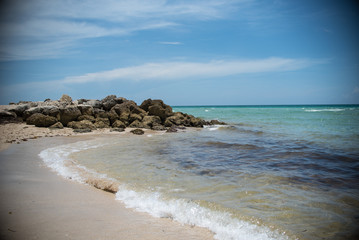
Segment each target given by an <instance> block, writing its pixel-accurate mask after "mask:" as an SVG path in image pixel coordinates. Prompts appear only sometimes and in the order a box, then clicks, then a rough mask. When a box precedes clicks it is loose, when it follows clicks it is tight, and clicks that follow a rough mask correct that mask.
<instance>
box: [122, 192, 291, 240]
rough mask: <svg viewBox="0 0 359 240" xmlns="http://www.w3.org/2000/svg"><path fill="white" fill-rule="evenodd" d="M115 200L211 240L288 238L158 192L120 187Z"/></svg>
mask: <svg viewBox="0 0 359 240" xmlns="http://www.w3.org/2000/svg"><path fill="white" fill-rule="evenodd" d="M116 199H117V200H120V201H122V202H123V203H125V205H126V207H128V208H133V209H136V210H137V211H140V212H146V213H149V214H150V215H152V216H154V217H159V218H170V219H173V220H174V221H177V222H180V223H182V224H188V225H191V226H198V227H204V228H207V229H209V230H210V231H212V232H213V233H214V234H215V235H214V237H215V239H221V240H234V239H236V240H247V239H253V240H275V239H276V240H280V239H288V237H287V236H285V235H284V234H280V233H278V232H276V231H272V230H270V229H269V228H267V227H264V226H258V225H256V224H253V223H249V222H245V221H242V220H239V219H235V218H233V217H232V216H231V215H230V214H229V213H227V212H219V211H214V210H210V209H207V208H205V207H202V206H200V205H199V204H197V203H195V202H193V201H190V200H185V199H165V198H164V197H163V196H162V195H161V193H159V192H136V191H133V190H131V189H128V188H127V187H125V186H120V187H119V189H118V192H117V193H116Z"/></svg>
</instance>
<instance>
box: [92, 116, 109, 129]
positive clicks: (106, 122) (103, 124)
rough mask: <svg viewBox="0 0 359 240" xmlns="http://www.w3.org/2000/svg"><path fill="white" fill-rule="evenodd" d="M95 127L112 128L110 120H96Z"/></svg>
mask: <svg viewBox="0 0 359 240" xmlns="http://www.w3.org/2000/svg"><path fill="white" fill-rule="evenodd" d="M94 125H95V127H96V128H108V127H110V120H108V118H96V122H95V124H94Z"/></svg>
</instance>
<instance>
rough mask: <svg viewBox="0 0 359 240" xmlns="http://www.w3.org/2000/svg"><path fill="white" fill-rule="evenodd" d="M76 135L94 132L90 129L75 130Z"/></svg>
mask: <svg viewBox="0 0 359 240" xmlns="http://www.w3.org/2000/svg"><path fill="white" fill-rule="evenodd" d="M74 132H75V133H88V132H92V130H91V129H89V128H85V129H74Z"/></svg>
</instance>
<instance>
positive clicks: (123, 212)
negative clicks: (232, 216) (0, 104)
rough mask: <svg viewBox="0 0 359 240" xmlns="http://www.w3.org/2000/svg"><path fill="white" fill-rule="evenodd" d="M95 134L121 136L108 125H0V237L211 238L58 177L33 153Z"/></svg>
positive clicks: (204, 231) (205, 231)
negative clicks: (78, 130) (79, 129)
mask: <svg viewBox="0 0 359 240" xmlns="http://www.w3.org/2000/svg"><path fill="white" fill-rule="evenodd" d="M98 134H118V135H119V137H121V133H117V132H110V130H109V129H103V130H96V131H94V132H92V133H88V134H75V133H73V131H72V129H67V128H64V129H58V130H50V129H48V128H37V127H34V126H29V125H26V124H23V123H22V124H17V123H11V124H6V125H1V126H0V136H1V152H0V195H1V204H0V216H1V218H0V223H1V224H0V225H1V228H0V229H1V230H0V238H1V239H213V234H212V233H211V232H209V231H208V230H206V229H202V228H198V227H191V226H186V225H181V224H179V223H177V222H174V221H172V220H170V219H164V218H161V219H159V218H154V217H151V216H150V215H148V214H145V213H139V212H135V211H134V210H132V209H127V208H125V206H124V205H123V204H122V203H121V202H119V201H116V200H115V196H114V194H111V193H108V192H104V191H102V190H98V189H96V188H94V187H91V186H87V185H82V184H79V183H76V182H73V181H70V180H66V179H63V178H61V177H60V176H58V175H56V173H54V172H52V171H51V170H49V169H48V168H47V167H46V166H44V164H43V163H42V161H41V159H40V158H39V156H38V154H39V153H40V152H41V151H42V150H44V149H46V148H49V147H54V146H57V145H61V144H67V143H72V142H77V141H81V140H85V139H91V138H94V137H96V135H97V136H99V135H98ZM71 135H72V136H71ZM11 143H12V144H11Z"/></svg>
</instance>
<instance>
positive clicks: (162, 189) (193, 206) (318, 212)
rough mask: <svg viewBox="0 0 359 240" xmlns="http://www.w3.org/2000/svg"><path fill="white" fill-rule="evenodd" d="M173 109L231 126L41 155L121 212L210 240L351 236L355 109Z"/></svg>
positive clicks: (356, 174) (358, 178)
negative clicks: (86, 177)
mask: <svg viewBox="0 0 359 240" xmlns="http://www.w3.org/2000/svg"><path fill="white" fill-rule="evenodd" d="M173 109H174V111H181V112H185V113H189V114H192V115H194V116H198V117H202V118H204V119H207V120H210V119H218V120H221V121H225V122H227V123H229V125H227V126H206V127H205V128H203V129H196V130H187V131H185V132H180V133H175V134H168V133H166V134H152V135H145V136H133V137H131V138H121V137H108V138H101V139H97V140H91V141H86V142H79V143H77V144H72V145H64V146H59V147H56V148H53V149H47V150H45V151H44V152H42V153H41V154H42V155H41V156H42V157H43V158H44V160H45V162H47V163H48V165H49V166H51V167H52V168H54V169H56V170H57V171H58V172H59V173H61V174H62V175H64V176H67V177H71V178H73V179H79V181H81V178H83V176H81V175H80V174H79V173H77V172H76V171H70V170H69V169H68V168H67V165H66V164H65V163H64V162H66V161H70V162H72V163H75V164H76V165H77V166H78V167H79V168H82V169H86V170H87V171H88V172H91V173H92V174H93V176H97V177H98V179H103V178H106V179H110V181H114V182H116V183H117V184H119V186H120V187H119V191H118V192H117V194H116V198H117V199H118V200H121V201H123V202H124V203H125V204H126V205H127V206H128V207H132V208H135V209H137V210H139V211H144V212H148V213H150V214H152V215H154V216H157V217H167V218H172V219H174V220H176V221H179V222H182V223H186V224H190V225H197V226H203V227H207V228H209V229H210V230H211V231H213V232H214V233H215V237H216V238H217V239H355V238H356V237H358V235H357V233H358V232H357V228H358V226H359V184H358V183H359V147H358V146H359V106H358V105H329V106H324V105H321V106H198V107H174V108H173ZM54 154H56V156H57V158H56V159H55V158H52V159H55V160H56V161H55V160H51V156H54Z"/></svg>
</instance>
